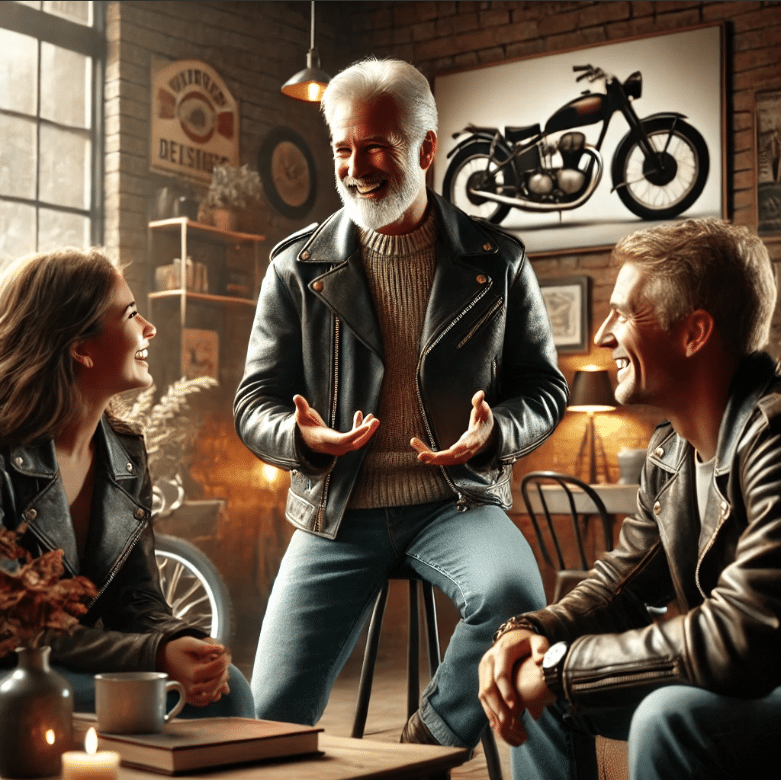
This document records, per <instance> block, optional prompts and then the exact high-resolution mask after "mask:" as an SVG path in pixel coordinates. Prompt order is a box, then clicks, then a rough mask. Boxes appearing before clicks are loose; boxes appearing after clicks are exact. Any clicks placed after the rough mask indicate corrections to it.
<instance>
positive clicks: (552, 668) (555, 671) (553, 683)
mask: <svg viewBox="0 0 781 780" xmlns="http://www.w3.org/2000/svg"><path fill="white" fill-rule="evenodd" d="M567 650H569V645H568V644H567V643H566V642H556V644H554V645H551V646H550V647H549V648H548V651H547V652H546V653H545V655H544V657H543V659H542V676H543V678H544V680H545V684H546V685H547V686H548V688H550V690H551V691H552V692H553V693H555V694H556V698H559V697H560V696H561V695H562V694H563V693H564V685H563V683H562V681H561V672H562V670H563V669H564V659H565V658H566V656H567Z"/></svg>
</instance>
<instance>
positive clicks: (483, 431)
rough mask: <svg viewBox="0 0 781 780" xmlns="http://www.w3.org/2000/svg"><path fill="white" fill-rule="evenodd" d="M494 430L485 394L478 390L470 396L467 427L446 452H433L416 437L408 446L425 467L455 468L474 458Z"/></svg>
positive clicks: (491, 414) (492, 418) (491, 413)
mask: <svg viewBox="0 0 781 780" xmlns="http://www.w3.org/2000/svg"><path fill="white" fill-rule="evenodd" d="M493 429H494V415H493V412H492V411H491V407H490V406H489V405H488V404H487V403H486V402H485V393H484V392H483V391H482V390H478V391H477V392H476V393H475V394H474V395H473V396H472V411H471V413H470V415H469V427H468V428H467V429H466V432H465V433H464V434H463V435H462V436H461V438H459V440H458V441H457V442H456V443H455V444H454V445H453V446H452V447H449V448H448V449H446V450H441V451H440V452H435V451H434V450H432V449H431V447H429V446H428V445H427V444H424V443H423V442H422V441H421V440H420V439H418V438H417V437H415V438H413V439H412V441H410V446H411V447H412V449H414V450H415V451H416V452H417V453H418V460H419V461H420V462H421V463H425V464H426V465H427V466H455V465H457V464H459V463H466V462H467V461H468V460H470V459H471V458H474V456H475V455H477V454H478V453H479V452H481V451H482V450H483V449H484V448H485V447H486V445H487V444H488V441H489V439H490V438H491V433H492V432H493Z"/></svg>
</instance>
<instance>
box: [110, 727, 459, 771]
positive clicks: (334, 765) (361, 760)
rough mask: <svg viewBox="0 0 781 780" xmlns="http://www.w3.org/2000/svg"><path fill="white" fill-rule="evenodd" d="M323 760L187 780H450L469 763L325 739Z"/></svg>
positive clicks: (419, 749)
mask: <svg viewBox="0 0 781 780" xmlns="http://www.w3.org/2000/svg"><path fill="white" fill-rule="evenodd" d="M320 750H321V751H323V755H319V756H312V757H304V758H297V759H291V760H287V761H272V762H267V763H262V764H254V765H252V766H243V767H232V768H222V769H213V770H209V771H206V772H198V773H197V774H190V775H177V777H178V778H181V779H182V780H187V778H192V780H358V779H359V778H360V779H361V780H364V779H366V778H376V779H377V780H416V779H417V778H425V780H447V778H449V777H450V770H451V769H452V768H453V767H456V766H459V765H460V764H463V763H464V762H465V761H466V760H467V759H468V758H469V751H468V750H466V748H450V747H438V746H431V745H399V744H396V743H393V742H375V741H372V740H368V739H351V738H350V737H334V736H330V735H328V734H325V733H322V734H320ZM161 777H163V775H157V774H155V775H153V774H151V773H150V772H145V771H144V770H142V769H132V768H130V767H125V766H123V767H121V768H120V770H119V780H152V778H158V779H159V778H161Z"/></svg>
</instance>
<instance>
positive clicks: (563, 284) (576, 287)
mask: <svg viewBox="0 0 781 780" xmlns="http://www.w3.org/2000/svg"><path fill="white" fill-rule="evenodd" d="M539 283H540V291H541V292H542V299H543V301H544V302H545V309H546V310H547V312H548V319H549V320H550V324H551V333H552V334H553V343H554V345H555V346H556V350H557V351H558V352H560V353H577V352H588V337H589V324H590V323H589V320H590V316H589V315H590V306H589V300H590V298H589V277H588V276H569V277H562V278H552V279H540V280H539Z"/></svg>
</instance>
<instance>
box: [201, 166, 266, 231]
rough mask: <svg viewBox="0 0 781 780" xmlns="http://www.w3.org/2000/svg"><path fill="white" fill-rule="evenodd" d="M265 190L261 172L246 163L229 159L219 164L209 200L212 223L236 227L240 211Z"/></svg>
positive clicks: (214, 169) (213, 175) (208, 195)
mask: <svg viewBox="0 0 781 780" xmlns="http://www.w3.org/2000/svg"><path fill="white" fill-rule="evenodd" d="M262 192H263V187H262V185H261V181H260V174H259V173H258V172H257V171H254V170H252V169H251V168H250V167H249V165H247V164H246V163H245V164H244V165H241V166H237V165H231V164H229V163H226V164H225V165H215V166H214V168H213V169H212V180H211V184H210V185H209V189H208V190H207V192H206V201H205V205H206V207H207V209H208V210H209V211H210V213H211V220H212V224H214V225H215V226H216V227H219V228H221V229H222V230H231V229H233V226H234V225H235V220H236V211H237V210H240V209H244V208H246V207H247V205H248V204H249V202H250V201H251V200H254V199H257V198H260V195H261V193H262Z"/></svg>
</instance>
